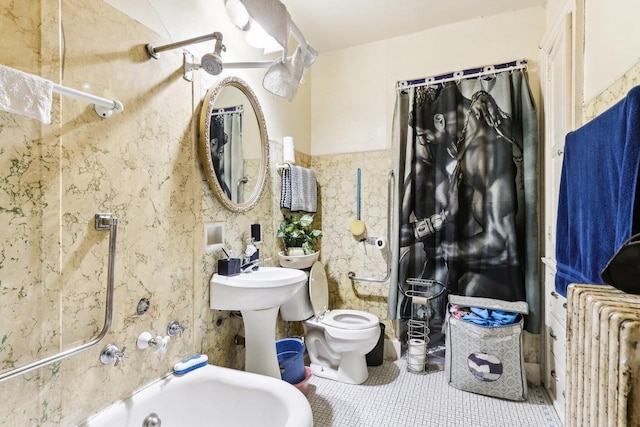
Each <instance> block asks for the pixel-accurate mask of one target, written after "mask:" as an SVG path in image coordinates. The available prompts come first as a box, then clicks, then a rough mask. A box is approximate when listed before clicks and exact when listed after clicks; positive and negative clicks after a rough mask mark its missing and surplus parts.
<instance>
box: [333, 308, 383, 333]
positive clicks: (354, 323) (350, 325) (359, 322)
mask: <svg viewBox="0 0 640 427" xmlns="http://www.w3.org/2000/svg"><path fill="white" fill-rule="evenodd" d="M379 322H380V320H379V319H378V316H375V315H373V314H371V313H367V312H366V311H360V310H331V311H329V312H327V313H326V314H325V315H324V317H323V318H322V323H324V324H325V325H328V326H333V327H334V328H339V329H348V330H359V329H367V328H373V327H374V326H378V323H379Z"/></svg>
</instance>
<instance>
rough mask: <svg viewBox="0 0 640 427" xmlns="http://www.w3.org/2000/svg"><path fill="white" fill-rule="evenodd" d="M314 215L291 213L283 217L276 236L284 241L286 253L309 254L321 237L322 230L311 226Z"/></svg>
mask: <svg viewBox="0 0 640 427" xmlns="http://www.w3.org/2000/svg"><path fill="white" fill-rule="evenodd" d="M313 218H314V215H311V214H304V215H296V214H294V215H291V216H290V217H288V218H287V217H286V216H285V217H284V219H283V220H282V222H281V223H280V228H279V229H278V234H277V236H278V237H281V238H282V241H283V242H284V246H285V250H286V253H287V255H311V254H313V253H314V252H316V250H315V248H314V245H315V243H316V242H317V241H318V240H320V238H321V237H322V231H320V230H315V229H313V228H312V226H311V224H312V223H313Z"/></svg>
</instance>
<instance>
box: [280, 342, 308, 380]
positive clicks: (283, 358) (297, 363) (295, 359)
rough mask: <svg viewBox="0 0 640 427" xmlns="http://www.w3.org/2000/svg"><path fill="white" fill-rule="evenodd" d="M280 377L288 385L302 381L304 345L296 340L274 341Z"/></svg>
mask: <svg viewBox="0 0 640 427" xmlns="http://www.w3.org/2000/svg"><path fill="white" fill-rule="evenodd" d="M276 353H277V354H278V364H279V365H280V375H281V377H282V379H283V380H285V381H286V382H288V383H289V384H298V383H299V382H301V381H303V380H304V343H303V342H302V340H300V339H298V338H285V339H282V340H278V341H276Z"/></svg>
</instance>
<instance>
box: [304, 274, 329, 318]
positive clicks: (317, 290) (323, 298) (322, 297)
mask: <svg viewBox="0 0 640 427" xmlns="http://www.w3.org/2000/svg"><path fill="white" fill-rule="evenodd" d="M309 298H310V299H311V306H312V307H313V312H314V313H315V315H316V316H320V315H322V314H323V313H324V312H325V311H327V310H328V309H329V285H328V283H327V274H326V273H325V272H324V265H323V264H322V263H321V262H320V261H316V262H314V263H313V266H312V267H311V273H309Z"/></svg>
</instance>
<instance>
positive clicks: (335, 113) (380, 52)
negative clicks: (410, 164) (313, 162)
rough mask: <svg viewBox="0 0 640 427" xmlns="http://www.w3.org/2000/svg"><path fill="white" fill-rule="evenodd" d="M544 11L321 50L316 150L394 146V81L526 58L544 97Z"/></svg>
mask: <svg viewBox="0 0 640 427" xmlns="http://www.w3.org/2000/svg"><path fill="white" fill-rule="evenodd" d="M545 16H546V15H545V9H544V8H542V7H536V8H530V9H524V10H520V11H517V12H512V13H508V14H504V15H498V16H493V17H488V18H479V19H475V20H472V21H467V22H464V23H460V24H454V25H448V26H443V27H439V28H436V29H432V30H427V31H423V32H420V33H417V34H412V35H407V36H403V37H397V38H393V39H387V40H384V41H381V42H376V43H370V44H366V45H362V46H357V47H354V48H349V49H344V50H339V51H334V52H329V53H325V54H322V55H321V56H320V57H319V58H318V62H317V63H316V64H315V65H314V68H313V79H312V82H311V114H312V115H311V117H312V119H311V141H312V143H311V154H312V155H314V156H315V155H326V154H337V153H348V152H360V151H369V150H380V149H385V148H388V147H390V146H391V125H392V118H393V109H394V104H395V84H396V82H397V81H399V80H407V79H414V78H421V77H429V76H432V75H438V74H442V73H446V72H449V71H455V70H461V69H466V68H475V67H478V66H483V65H491V64H497V63H502V62H508V61H512V60H515V59H521V58H524V59H527V60H528V61H529V63H530V67H529V75H530V82H531V86H532V90H533V92H534V96H536V99H537V105H541V103H540V102H539V100H540V98H539V92H540V91H539V72H538V57H539V50H538V45H539V43H540V41H541V40H542V36H543V34H544V30H545Z"/></svg>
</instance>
